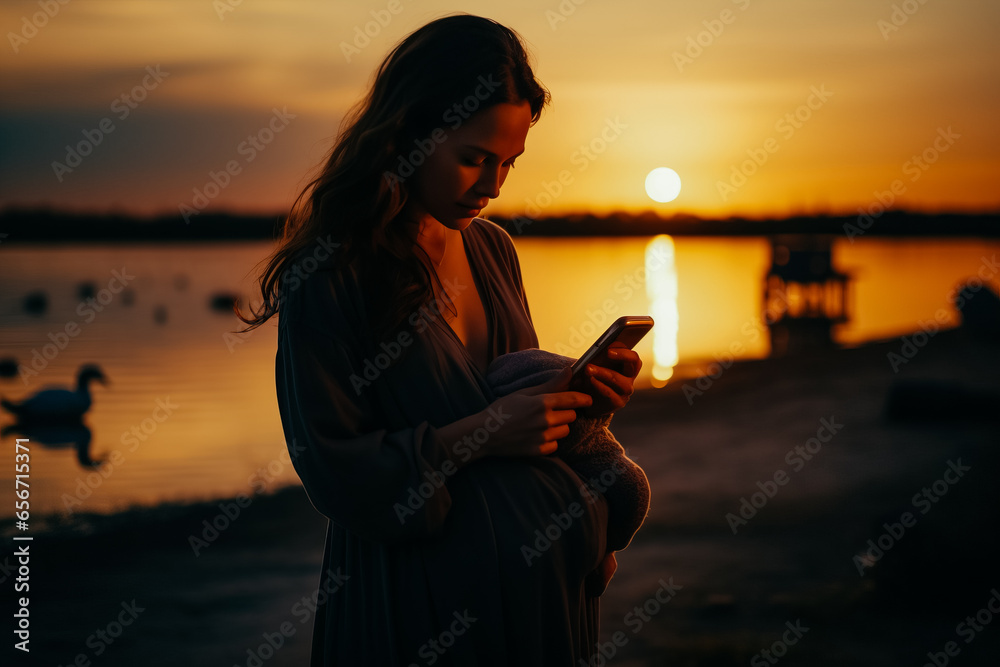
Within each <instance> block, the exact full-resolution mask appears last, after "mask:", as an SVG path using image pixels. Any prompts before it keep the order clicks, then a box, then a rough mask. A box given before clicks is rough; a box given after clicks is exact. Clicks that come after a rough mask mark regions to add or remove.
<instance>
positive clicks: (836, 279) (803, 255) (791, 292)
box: [764, 235, 853, 355]
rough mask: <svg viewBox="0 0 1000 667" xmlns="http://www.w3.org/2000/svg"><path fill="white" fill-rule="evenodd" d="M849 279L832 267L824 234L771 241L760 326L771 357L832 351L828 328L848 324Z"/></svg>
mask: <svg viewBox="0 0 1000 667" xmlns="http://www.w3.org/2000/svg"><path fill="white" fill-rule="evenodd" d="M850 280H851V276H850V274H849V273H846V272H844V271H838V270H837V269H835V268H834V266H833V261H832V243H831V239H830V238H829V237H826V236H819V235H816V236H801V235H799V236H775V237H772V238H771V267H770V268H769V269H768V272H767V275H766V276H764V314H765V316H764V323H765V324H766V325H767V326H768V331H769V334H770V337H771V354H772V355H784V354H791V353H796V352H803V351H807V350H820V349H832V348H833V347H835V345H834V335H833V331H834V326H835V325H840V324H846V323H847V322H849V321H850V313H851V311H852V310H853V308H852V304H851V290H850Z"/></svg>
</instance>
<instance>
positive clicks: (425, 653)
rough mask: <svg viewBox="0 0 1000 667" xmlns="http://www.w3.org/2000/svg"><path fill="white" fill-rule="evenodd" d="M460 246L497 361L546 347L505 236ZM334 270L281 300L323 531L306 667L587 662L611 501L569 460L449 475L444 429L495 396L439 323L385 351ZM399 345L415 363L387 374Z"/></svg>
mask: <svg viewBox="0 0 1000 667" xmlns="http://www.w3.org/2000/svg"><path fill="white" fill-rule="evenodd" d="M462 238H463V241H464V244H465V252H466V256H467V258H468V260H469V265H470V269H471V271H472V274H473V277H474V280H475V289H476V290H477V291H478V293H479V295H480V297H481V298H482V301H483V307H484V310H485V313H486V317H487V325H488V334H489V341H488V350H489V360H492V359H494V358H496V357H497V356H499V355H501V354H504V353H507V352H513V351H517V350H521V349H526V348H529V347H538V338H537V336H536V334H535V330H534V326H533V324H532V321H531V314H530V311H529V309H528V303H527V298H526V296H525V292H524V287H523V284H522V281H521V271H520V266H519V263H518V259H517V254H516V252H515V250H514V245H513V242H512V240H511V238H510V236H509V235H508V234H507V232H506V231H505V230H504V229H503V228H501V227H499V226H498V225H496V224H495V223H493V222H490V221H488V220H485V219H481V218H476V219H474V220H473V222H472V224H471V225H470V226H469V227H467V228H466V229H465V230H463V231H462ZM305 268H306V269H308V268H311V267H309V266H306V267H305ZM328 269H329V267H324V266H322V264H321V265H320V266H319V268H318V269H317V270H315V271H314V272H313V273H305V274H304V275H305V278H304V279H303V280H302V281H301V283H300V284H299V285H295V286H294V289H293V288H285V291H284V293H283V299H284V300H283V302H282V303H281V306H280V312H279V325H278V351H277V356H276V363H275V376H276V377H275V380H276V385H277V394H278V405H279V409H280V413H281V421H282V426H283V429H284V433H285V437H286V444H287V445H288V448H289V452H290V454H291V456H292V461H293V465H294V467H295V470H296V471H297V473H298V475H299V477H300V478H301V480H302V483H303V486H304V488H305V490H306V493H307V494H308V496H309V499H310V502H311V503H312V504H313V506H314V507H315V508H316V509H317V510H318V511H319V512H321V513H322V514H324V515H325V516H326V517H328V518H329V520H330V521H329V525H328V530H327V536H326V550H325V555H324V558H323V568H322V572H321V575H320V578H319V581H318V582H317V596H316V597H317V598H318V603H319V604H318V605H317V611H316V615H315V621H314V630H313V645H312V659H311V665H312V666H313V667H319V666H323V667H328V666H330V665H352V666H354V665H366V666H378V665H387V666H389V665H391V666H394V667H395V666H398V665H404V666H409V665H525V666H531V665H538V666H539V667H541V666H545V667H558V666H562V665H565V666H566V667H570V666H573V667H576V666H577V665H579V664H587V662H588V661H589V659H590V656H591V655H593V654H594V652H595V644H596V643H597V641H598V607H599V598H597V597H589V596H587V595H586V593H585V587H584V580H585V578H586V576H587V574H588V573H590V572H591V571H593V570H594V569H595V568H597V567H598V564H599V563H601V561H602V559H603V557H604V555H605V547H606V530H607V521H608V510H607V504H606V502H605V501H604V499H603V497H601V496H599V495H598V496H597V497H596V498H595V494H593V493H591V492H587V491H584V490H583V489H584V485H583V481H582V480H581V479H580V478H579V477H578V476H577V475H576V474H574V473H573V471H572V470H571V469H570V468H569V467H568V466H567V465H566V464H565V463H564V462H563V461H562V460H561V459H559V457H558V456H534V457H519V458H502V457H485V458H482V459H479V460H477V461H475V462H473V463H471V464H469V465H466V466H465V467H463V468H461V469H460V470H458V471H457V472H455V471H454V469H451V468H449V467H448V465H443V463H444V461H445V457H446V450H445V445H446V443H445V442H444V441H443V440H442V438H441V437H440V436H439V435H438V432H437V428H438V427H441V426H444V425H447V424H450V423H452V422H454V421H456V420H458V419H461V418H463V417H466V416H468V415H470V414H473V413H478V412H480V411H482V410H485V409H486V408H488V407H489V406H490V404H491V403H493V401H494V400H496V398H497V397H494V396H493V395H492V393H491V391H490V388H489V386H488V384H487V383H486V380H485V378H484V377H483V374H482V373H481V371H480V370H479V368H478V367H477V366H476V365H475V363H474V362H473V359H472V357H471V355H470V354H469V351H468V350H467V349H466V347H465V345H463V344H462V342H461V340H460V339H459V338H458V337H457V336H456V335H455V333H454V331H453V330H452V329H451V328H450V327H449V326H448V323H447V322H446V321H444V320H443V319H442V317H441V316H437V317H435V316H434V311H433V310H427V311H424V316H423V317H420V318H411V319H410V320H409V323H408V324H413V325H414V326H412V327H410V326H408V325H404V327H401V331H406V332H407V333H408V335H409V337H408V338H406V337H403V336H400V337H399V338H393V339H392V340H388V341H386V340H383V341H377V340H374V336H373V335H372V334H371V333H369V330H368V326H367V317H366V310H365V309H366V308H367V307H368V305H367V304H366V303H365V299H364V298H363V296H362V291H361V289H360V287H359V285H358V282H357V277H356V275H355V274H354V272H353V271H336V272H334V271H331V270H328ZM393 344H396V345H403V344H405V345H407V347H412V349H411V350H410V351H411V352H412V354H409V355H408V356H406V357H405V358H404V359H403V360H402V361H400V362H398V363H396V364H388V363H387V362H388V361H389V360H391V358H392V356H391V355H392V354H393V347H392V346H393ZM380 354H381V355H383V356H382V357H379V355H380ZM397 356H398V353H397ZM366 371H367V373H368V374H367V375H366ZM496 418H498V419H503V418H505V417H504V416H503V414H502V413H501V414H500V415H498V416H497V417H496ZM507 418H511V417H507ZM493 423H494V422H484V428H483V429H481V430H480V431H478V432H476V433H475V434H474V437H475V438H476V441H477V442H484V440H483V439H484V438H488V433H489V431H488V427H489V426H491V425H492V424H493ZM447 444H449V445H450V444H452V443H447ZM468 446H472V441H471V440H470V441H469V442H468ZM456 451H457V450H456ZM449 473H450V474H449ZM581 661H582V662H581Z"/></svg>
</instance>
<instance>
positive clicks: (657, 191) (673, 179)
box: [646, 167, 681, 204]
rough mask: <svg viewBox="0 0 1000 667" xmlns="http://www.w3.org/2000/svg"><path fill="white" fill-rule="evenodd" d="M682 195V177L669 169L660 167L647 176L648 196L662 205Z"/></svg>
mask: <svg viewBox="0 0 1000 667" xmlns="http://www.w3.org/2000/svg"><path fill="white" fill-rule="evenodd" d="M680 193H681V177H680V176H678V175H677V172H676V171H674V170H673V169H669V168H667V167H658V168H656V169H654V170H653V171H651V172H649V175H647V176H646V194H648V195H649V198H650V199H652V200H653V201H658V202H660V203H661V204H665V203H667V202H671V201H673V200H675V199H677V196H678V195H680Z"/></svg>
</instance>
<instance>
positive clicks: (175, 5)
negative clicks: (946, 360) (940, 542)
mask: <svg viewBox="0 0 1000 667" xmlns="http://www.w3.org/2000/svg"><path fill="white" fill-rule="evenodd" d="M43 6H50V9H49V11H50V12H53V11H54V10H53V9H52V8H51V6H56V7H58V11H57V12H55V13H54V15H53V16H46V15H45V14H44V13H43ZM904 6H905V8H904ZM560 7H562V8H563V10H562V13H561V12H560ZM567 8H573V10H572V12H571V13H570V12H569V11H568V10H567ZM393 10H394V11H395V13H393ZM906 10H910V13H907V12H906ZM453 11H467V12H470V13H474V14H482V15H485V16H489V17H491V18H494V19H497V20H499V21H501V22H503V23H505V24H507V25H509V26H511V27H513V28H514V29H516V30H517V31H519V32H520V33H521V34H522V35H523V36H524V37H525V38H526V40H527V41H528V43H529V46H530V48H531V51H532V55H533V57H534V60H535V65H536V69H535V71H536V74H537V75H538V77H539V79H540V80H541V81H542V83H543V84H545V85H546V87H547V88H549V90H550V91H551V93H552V96H553V102H552V104H551V106H550V107H548V108H547V109H546V110H545V111H544V112H543V114H542V118H541V120H540V121H539V123H538V124H537V125H536V126H535V127H534V128H532V130H531V131H530V132H529V134H528V140H527V144H526V147H527V152H526V153H525V155H524V156H523V157H522V158H521V159H519V160H518V163H517V168H516V169H515V170H514V171H512V172H511V175H510V176H509V179H508V182H507V184H506V185H505V186H504V190H503V194H502V196H501V197H500V198H499V199H498V200H497V201H496V202H494V203H493V204H491V205H490V206H489V207H488V208H487V209H486V211H485V213H487V214H490V213H497V214H500V213H505V214H525V213H526V212H527V211H532V210H534V209H533V208H532V206H531V204H534V205H537V206H539V208H538V209H537V211H538V212H539V213H540V214H542V215H544V214H561V213H566V212H570V211H588V212H594V213H598V214H602V213H607V212H610V211H614V210H623V209H626V210H643V209H651V210H655V211H658V212H660V213H662V214H665V215H670V214H673V213H677V212H685V213H695V214H699V215H704V216H725V215H740V214H742V215H749V216H762V215H778V216H781V215H787V214H802V213H805V214H810V213H852V212H856V210H857V207H859V206H865V207H868V206H870V205H871V204H872V203H873V202H876V201H878V199H877V197H878V193H881V192H883V191H885V192H891V189H892V187H893V185H894V183H895V185H896V190H897V192H896V193H894V194H892V197H893V200H894V204H895V205H897V206H902V207H906V208H912V209H920V210H928V211H936V210H965V211H984V210H996V209H997V208H1000V188H998V187H997V185H998V181H1000V161H998V157H997V156H998V154H1000V132H998V131H997V129H996V127H997V126H996V122H995V116H996V112H997V109H998V104H997V102H998V96H1000V85H998V84H1000V76H998V74H1000V58H998V48H997V47H996V46H995V44H996V40H995V36H994V35H992V31H994V30H995V27H996V26H997V25H1000V5H998V4H997V3H995V2H992V1H988V0H949V1H948V2H944V1H943V0H928V1H926V2H924V3H920V2H919V0H909V1H908V2H902V3H901V2H888V1H886V2H883V1H880V0H875V1H872V0H845V1H841V2H794V1H793V0H771V1H769V2H763V1H762V0H713V1H711V2H700V1H699V2H694V1H689V2H669V3H664V2H653V1H638V0H634V1H624V2H614V3H612V2H607V1H599V0H589V1H587V2H582V3H580V4H575V3H574V2H571V1H570V0H566V1H565V2H562V3H561V4H560V3H559V2H556V1H554V0H553V1H552V2H547V3H546V2H542V3H528V2H510V3H503V4H497V3H487V2H465V3H461V4H454V3H444V2H419V3H417V2H406V1H405V0H399V1H398V2H394V3H388V2H362V3H333V2H324V1H319V0H317V1H298V2H296V1H288V0H283V1H278V0H272V1H267V0H242V1H238V0H216V1H213V0H180V1H177V0H175V1H172V2H168V1H163V2H160V1H140V0H129V1H125V0H104V1H93V0H91V1H88V0H73V2H69V3H67V4H66V5H60V4H59V3H58V0H51V2H48V3H46V2H42V3H41V4H39V3H38V2H37V1H35V2H21V1H5V2H4V3H3V5H2V6H0V27H2V29H3V32H4V35H5V39H4V42H5V43H4V45H3V47H2V48H0V50H2V51H3V57H2V60H0V99H2V100H3V105H2V112H0V114H2V116H0V120H2V130H0V132H2V134H0V138H2V143H3V150H2V151H0V176H2V182H0V206H7V205H12V204H22V205H24V204H27V205H33V204H52V205H55V206H59V207H64V208H83V209H89V210H118V211H124V212H132V213H137V214H150V213H167V214H170V213H176V212H177V211H178V209H179V206H180V205H181V204H190V203H191V202H192V201H193V199H194V196H195V192H194V191H195V189H196V188H203V187H204V186H205V185H206V184H207V183H209V182H210V173H213V172H214V173H216V174H219V173H221V172H222V171H224V170H225V169H226V166H227V164H228V163H230V162H231V161H235V164H237V166H238V167H239V171H238V173H233V174H231V175H230V176H231V178H230V180H229V181H228V182H227V184H226V185H225V186H224V187H222V188H220V190H219V192H218V193H217V195H216V196H215V197H213V198H211V201H210V204H209V207H210V208H213V209H230V210H234V211H239V212H256V211H267V212H272V211H276V210H279V211H280V210H283V209H285V208H286V207H287V206H288V204H290V203H291V200H292V199H293V198H294V195H295V194H297V192H298V188H299V187H300V186H301V185H303V184H304V183H305V182H306V178H305V177H306V175H307V173H308V172H309V171H310V170H311V169H312V168H313V167H314V166H315V165H316V164H317V162H318V161H319V160H320V159H321V158H322V156H323V154H324V152H325V151H326V149H327V148H328V147H329V145H330V139H331V138H332V136H333V135H334V134H335V132H336V130H337V126H338V123H339V121H340V118H341V116H342V114H343V113H344V111H345V110H346V109H347V107H348V106H349V105H350V104H351V103H352V102H354V101H355V100H356V99H357V98H358V97H359V96H360V95H362V94H363V92H364V90H365V87H366V85H367V84H368V81H369V77H370V75H371V73H372V71H373V69H374V68H375V66H376V65H377V63H378V62H379V61H380V59H381V58H382V57H383V56H384V55H385V53H386V52H387V51H388V50H389V48H391V46H392V45H393V44H395V43H396V42H397V41H398V40H399V39H401V38H402V37H403V36H405V35H406V34H407V33H409V32H411V31H412V30H414V29H415V28H417V27H419V26H420V25H423V24H424V23H426V22H428V21H430V20H432V19H434V18H436V17H439V16H442V15H445V14H447V13H450V12H453ZM373 12H374V14H373ZM379 18H380V19H381V20H382V23H384V24H385V25H381V24H380V23H379V22H378V21H377V19H379ZM366 24H367V27H368V30H369V32H370V33H372V34H373V36H372V37H367V36H365V37H364V39H368V40H369V43H367V44H365V43H364V42H363V41H362V40H361V39H360V38H359V39H358V41H357V42H356V43H355V39H356V38H358V35H359V34H363V31H364V30H365V28H366ZM348 44H349V45H352V47H353V48H352V49H348V50H347V51H348V52H346V53H345V48H344V46H345V45H348ZM359 45H360V46H359ZM148 68H151V69H148ZM151 71H154V72H160V73H161V75H160V78H159V79H158V80H157V79H155V78H149V73H150V72H151ZM144 80H145V81H146V83H147V89H146V90H144V91H140V93H141V94H143V93H144V95H143V96H144V97H145V99H143V100H142V101H140V102H135V101H133V104H134V108H132V107H130V106H126V101H122V100H121V96H122V95H130V91H132V90H134V89H135V87H136V86H140V87H141V86H142V84H143V82H144ZM116 99H117V100H119V101H118V102H117V103H116V102H115V100H116ZM275 109H277V110H278V111H279V112H281V111H284V116H281V118H284V120H283V121H281V122H279V123H278V124H277V125H278V126H280V127H281V129H280V131H277V132H275V133H274V135H273V140H272V141H270V142H269V143H267V144H266V145H264V146H263V147H262V148H261V149H259V150H257V149H253V150H251V149H250V148H248V146H247V144H245V143H244V142H245V141H246V139H247V137H248V136H249V135H253V134H257V133H258V132H259V131H260V130H261V129H262V128H265V127H267V126H268V125H269V124H271V127H275V126H276V125H275V124H274V121H273V118H274V116H275V111H274V110H275ZM126 110H127V112H128V115H125V112H126ZM285 110H286V111H285ZM103 119H108V121H107V123H110V125H108V124H107V123H106V124H105V126H104V127H110V126H113V130H111V131H110V132H106V131H105V132H101V131H100V128H101V125H100V123H101V121H102V120H103ZM282 123H284V124H283V125H282ZM85 132H90V134H89V135H87V134H85ZM95 132H96V133H97V134H95ZM87 136H90V137H95V138H96V137H100V139H101V140H100V142H99V143H98V142H96V141H95V142H92V143H93V144H94V145H93V146H92V147H91V148H92V150H91V151H90V154H89V155H87V156H84V157H81V158H80V161H79V163H78V165H77V166H75V167H71V168H72V171H65V170H60V169H58V168H54V167H53V162H59V163H62V164H66V165H67V166H68V165H69V164H70V163H69V161H68V159H69V158H68V156H67V149H66V146H67V145H71V146H76V145H78V144H79V143H80V142H86V141H87ZM85 148H86V147H85ZM251 154H252V155H253V159H252V160H248V158H249V157H250V155H251ZM915 156H918V157H919V156H923V158H921V159H924V160H926V162H924V163H918V162H915V161H914V160H913V158H914V157H915ZM656 167H670V168H672V169H674V170H676V171H677V172H678V174H679V175H680V177H681V179H682V181H683V184H684V187H683V190H682V192H681V195H680V197H678V198H677V199H676V200H674V201H672V202H669V203H664V204H660V203H657V202H654V201H652V200H651V199H650V198H649V197H648V196H647V195H646V193H645V189H644V182H645V177H646V175H647V174H648V173H649V172H650V171H651V170H652V169H654V168H656ZM563 172H568V174H567V173H563ZM561 173H563V179H562V180H563V183H562V184H560V185H561V191H558V190H559V189H558V188H557V187H555V186H553V185H552V184H553V183H557V184H558V182H559V180H560V174H561ZM222 180H223V181H225V179H222ZM547 186H548V187H547ZM553 191H558V194H556V195H555V196H554V197H553V196H551V193H552V192H553Z"/></svg>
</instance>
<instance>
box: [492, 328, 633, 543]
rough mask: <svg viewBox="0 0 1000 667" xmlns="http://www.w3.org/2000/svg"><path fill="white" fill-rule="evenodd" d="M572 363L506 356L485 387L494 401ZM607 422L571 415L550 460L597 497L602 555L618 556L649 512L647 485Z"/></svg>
mask: <svg viewBox="0 0 1000 667" xmlns="http://www.w3.org/2000/svg"><path fill="white" fill-rule="evenodd" d="M575 361H576V360H575V359H572V358H570V357H566V356H563V355H561V354H556V353H554V352H549V351H547V350H541V349H538V348H529V349H527V350H519V351H517V352H509V353H507V354H503V355H500V356H499V357H497V358H496V359H494V360H493V362H492V363H491V364H490V365H489V368H487V370H486V381H487V383H489V385H490V387H491V388H492V389H493V392H494V394H496V396H497V397H500V396H506V395H507V394H510V393H512V392H514V391H517V390H518V389H523V388H525V387H532V386H535V385H539V384H542V383H544V382H547V381H548V380H550V379H552V377H554V376H556V375H558V374H559V373H560V372H561V371H562V370H563V369H564V368H566V367H567V366H572V365H573V362H575ZM611 417H612V415H611V414H607V415H603V416H601V417H585V416H581V415H580V414H579V413H577V417H576V419H574V420H573V421H572V422H570V424H569V435H567V436H566V437H565V438H563V439H562V440H560V441H559V450H558V451H557V452H556V454H555V455H556V456H559V457H560V458H562V460H563V461H565V462H566V464H567V465H568V466H569V467H570V468H571V469H572V470H573V472H575V473H576V474H577V475H579V476H580V478H581V479H582V480H583V481H584V482H585V484H587V485H589V487H590V490H589V492H591V493H593V492H597V491H601V492H603V495H604V498H605V500H607V503H608V516H609V520H608V550H609V551H620V550H622V549H624V548H625V547H627V546H628V544H629V542H631V541H632V537H633V536H634V535H635V533H636V531H638V530H639V527H640V526H641V525H642V522H643V521H644V520H645V518H646V513H647V512H648V511H649V481H648V480H647V479H646V474H645V473H644V472H643V471H642V468H640V467H639V466H637V465H636V464H635V462H634V461H632V459H630V458H629V457H628V456H626V455H625V450H624V449H623V448H622V446H621V445H620V444H619V443H618V441H617V440H616V439H615V436H614V435H613V434H612V433H611V431H609V430H608V424H609V423H610V422H611ZM602 473H603V480H602ZM608 482H610V483H608Z"/></svg>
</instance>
